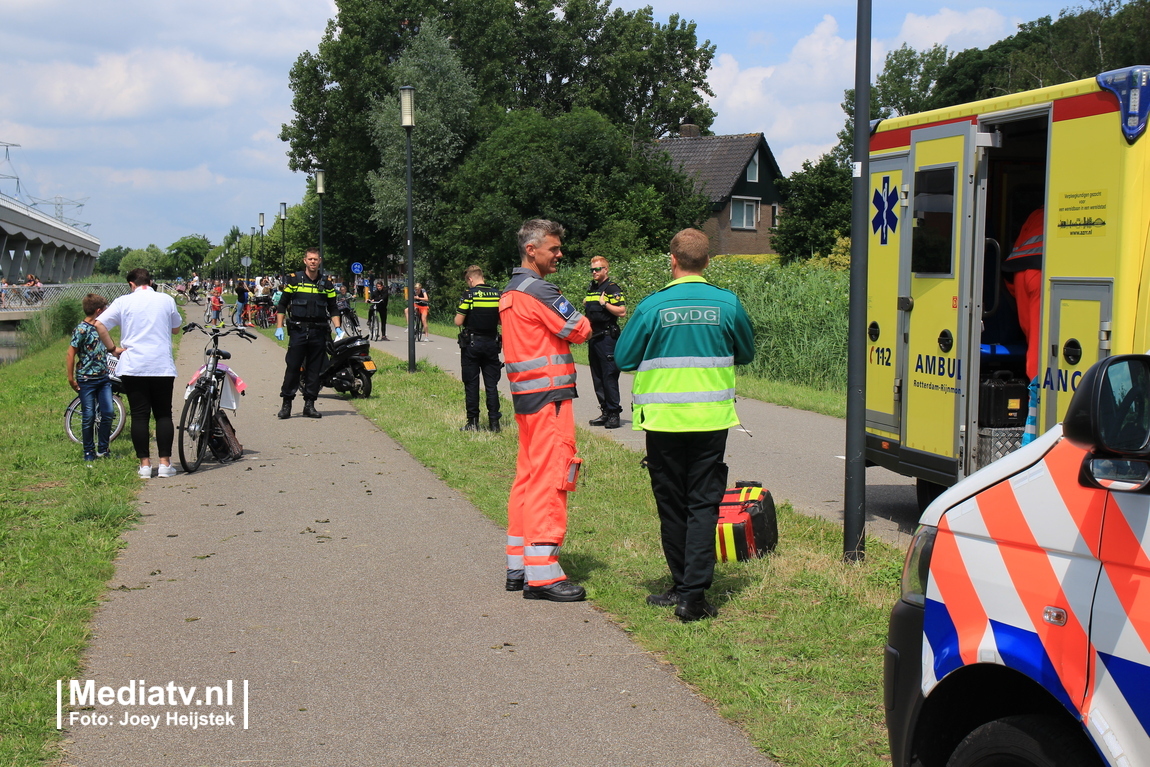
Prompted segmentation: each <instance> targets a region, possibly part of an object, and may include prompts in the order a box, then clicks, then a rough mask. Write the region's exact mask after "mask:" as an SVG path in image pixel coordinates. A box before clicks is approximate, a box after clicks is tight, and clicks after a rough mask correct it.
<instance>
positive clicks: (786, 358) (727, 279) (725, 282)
mask: <svg viewBox="0 0 1150 767" xmlns="http://www.w3.org/2000/svg"><path fill="white" fill-rule="evenodd" d="M703 276H704V277H706V278H707V279H708V280H709V281H710V282H711V283H713V284H715V285H717V286H719V287H721V288H726V289H727V290H730V291H732V292H734V293H735V295H737V296H738V297H739V300H740V301H742V303H743V306H744V307H745V308H746V310H747V314H749V315H750V317H751V323H752V325H753V326H754V329H755V347H756V348H755V361H754V362H753V363H751V364H750V365H748V366H747V367H746V369H745V370H743V371H741V372H742V373H743V374H745V375H752V376H757V377H761V378H766V379H769V380H772V381H787V382H790V383H796V384H802V385H804V386H811V387H814V388H817V389H824V390H831V391H843V392H845V391H846V358H847V322H848V311H847V310H848V307H849V275H848V273H847V272H844V271H838V270H834V269H827V268H821V267H813V266H807V265H803V264H793V265H788V266H780V265H778V264H760V263H756V262H754V261H751V260H747V259H740V258H721V257H720V258H717V259H714V260H713V261H712V262H711V266H710V267H708V268H707V271H706V272H705V273H704V275H703ZM611 278H612V279H613V280H614V281H615V282H617V283H619V285H620V287H622V288H623V292H624V295H625V296H626V297H627V304H628V305H629V306H631V307H635V306H637V305H638V304H639V302H640V301H642V300H643V299H644V298H646V297H647V296H648V295H650V294H651V293H654V292H655V291H657V290H660V289H661V288H662V287H663V286H665V285H666V284H667V283H668V282H670V281H671V269H670V264H669V259H668V257H667V256H666V255H665V254H655V253H651V254H645V255H641V256H636V257H635V258H634V259H631V260H629V261H625V262H618V263H612V264H611ZM552 279H553V280H554V282H555V283H556V284H557V285H559V288H560V290H562V291H563V295H565V296H567V298H568V299H569V300H571V301H573V302H575V303H576V304H577V305H578V304H581V303H582V300H583V297H584V295H586V291H587V288H588V286H589V285H590V282H591V275H590V272H589V271H587V269H586V268H585V265H581V266H578V267H574V266H571V267H563V268H561V269H560V270H559V272H558V274H556V275H555V276H554V277H553V278H552Z"/></svg>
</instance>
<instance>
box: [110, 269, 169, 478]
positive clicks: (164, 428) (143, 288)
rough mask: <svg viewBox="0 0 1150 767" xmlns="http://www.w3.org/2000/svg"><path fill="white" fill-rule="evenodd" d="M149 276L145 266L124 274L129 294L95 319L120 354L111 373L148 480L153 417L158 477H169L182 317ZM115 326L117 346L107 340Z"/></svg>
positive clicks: (141, 473) (112, 347) (141, 468)
mask: <svg viewBox="0 0 1150 767" xmlns="http://www.w3.org/2000/svg"><path fill="white" fill-rule="evenodd" d="M151 281H152V277H151V275H150V274H148V270H147V269H144V268H139V269H133V270H132V271H130V272H128V284H129V285H131V286H132V292H131V293H129V294H128V295H126V296H120V297H119V298H117V299H116V300H115V301H113V302H112V305H111V306H109V307H108V308H107V309H106V310H105V311H104V313H103V314H101V315H100V319H98V320H97V321H96V331H97V332H98V333H99V334H100V340H102V341H103V342H104V346H105V347H107V349H108V351H113V350H115V351H116V352H117V353H118V354H117V356H119V358H120V362H119V364H118V365H117V366H116V373H117V375H119V376H120V380H121V381H123V385H124V391H125V392H126V393H127V395H128V404H129V406H130V409H131V411H132V446H133V447H134V448H135V449H136V457H137V458H139V459H140V469H139V474H140V477H141V478H142V479H151V477H152V461H151V456H150V445H149V443H148V431H149V420H150V418H155V421H156V452H157V453H158V454H159V459H160V466H159V468H158V469H157V471H156V475H157V476H159V477H174V476H175V475H176V467H175V466H172V442H174V441H175V436H176V429H175V425H174V423H173V422H172V389H173V386H174V383H175V380H176V363H175V361H174V360H173V359H172V336H174V335H176V334H177V333H179V332H180V325H181V324H182V322H183V320H182V319H181V318H180V312H179V310H178V309H176V302H175V301H174V300H173V299H172V297H171V296H169V295H167V294H165V293H157V292H156V291H155V290H152V288H151ZM114 327H119V328H120V346H119V347H116V346H115V345H114V344H113V343H112V337H111V335H109V334H108V329H109V328H114Z"/></svg>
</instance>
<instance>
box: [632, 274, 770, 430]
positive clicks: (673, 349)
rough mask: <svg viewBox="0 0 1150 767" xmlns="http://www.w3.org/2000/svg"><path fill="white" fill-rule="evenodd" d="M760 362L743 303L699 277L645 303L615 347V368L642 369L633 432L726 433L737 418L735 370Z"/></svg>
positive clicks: (637, 376)
mask: <svg viewBox="0 0 1150 767" xmlns="http://www.w3.org/2000/svg"><path fill="white" fill-rule="evenodd" d="M754 358H755V337H754V332H753V330H752V329H751V320H750V318H749V317H748V316H747V312H746V310H745V309H743V305H742V304H741V303H739V299H738V297H736V296H735V294H734V293H732V292H731V291H729V290H723V289H722V288H717V287H715V286H714V285H712V284H710V283H709V282H707V281H706V280H705V279H703V278H702V277H699V276H695V275H689V276H687V277H680V278H679V279H677V280H675V281H673V282H671V283H669V284H668V285H667V286H666V287H665V288H663V289H662V290H660V291H659V292H658V293H652V294H651V295H649V296H647V297H646V298H645V299H643V301H642V302H641V303H640V304H639V306H638V308H637V309H636V310H635V314H634V315H633V316H632V317H631V319H630V320H629V321H628V322H627V325H626V327H624V328H623V334H622V335H621V336H620V337H619V341H618V342H617V343H616V345H615V364H616V365H618V366H619V369H620V370H635V371H637V372H636V374H635V380H634V382H633V383H632V386H631V395H632V403H633V404H632V410H633V412H634V418H633V422H634V428H635V429H637V430H646V431H670V432H690V431H719V430H720V429H729V428H731V427H732V426H736V425H738V423H739V418H738V416H737V415H735V365H746V364H748V363H749V362H751V360H753V359H754Z"/></svg>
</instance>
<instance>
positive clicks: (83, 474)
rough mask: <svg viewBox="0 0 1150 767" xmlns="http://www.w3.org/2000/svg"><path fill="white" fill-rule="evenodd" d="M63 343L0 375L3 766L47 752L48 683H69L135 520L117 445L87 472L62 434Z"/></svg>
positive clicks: (130, 479) (51, 695)
mask: <svg viewBox="0 0 1150 767" xmlns="http://www.w3.org/2000/svg"><path fill="white" fill-rule="evenodd" d="M67 343H68V342H67V341H66V340H64V341H56V342H54V343H51V344H49V345H47V346H45V347H44V348H43V350H42V351H39V352H37V353H34V354H30V355H29V356H27V357H25V358H24V359H22V360H19V361H17V362H13V363H10V364H7V365H4V366H2V367H0V413H2V414H3V415H2V416H0V466H3V467H4V470H3V471H2V472H0V764H3V765H12V766H13V767H24V766H26V765H27V766H31V765H37V764H41V763H43V762H44V761H46V760H48V759H50V758H52V757H53V756H54V755H55V743H56V738H57V733H56V731H55V729H54V728H55V724H56V722H55V715H54V712H55V710H56V680H57V679H70V678H75V677H76V676H77V672H78V670H79V668H80V659H81V654H82V653H83V650H84V647H85V645H86V643H87V640H88V631H89V629H88V624H89V621H90V619H91V617H92V612H93V610H94V609H95V607H96V605H97V604H98V603H99V601H100V598H101V596H102V594H103V593H104V590H105V588H106V587H107V581H108V579H109V578H111V577H112V575H113V571H114V567H113V559H114V558H115V556H116V552H117V551H118V550H119V548H120V546H121V545H122V541H121V538H120V535H121V533H123V532H124V530H125V529H127V527H128V526H130V525H131V524H132V522H133V520H135V518H136V503H135V494H136V491H137V489H138V486H139V480H138V479H137V478H136V475H135V472H134V471H133V470H132V467H133V466H134V465H135V460H134V458H133V457H132V452H131V447H130V445H129V444H128V440H127V437H126V436H124V437H121V439H119V440H117V441H116V442H115V443H114V444H113V448H112V449H113V451H114V453H115V455H116V457H115V458H112V459H110V460H104V461H97V462H95V464H93V465H92V468H88V467H87V466H85V464H84V461H83V460H82V458H83V451H82V450H81V448H80V446H79V445H75V444H73V443H71V442H69V441H68V439H67V437H66V436H64V431H63V413H64V408H65V407H66V406H67V405H68V403H69V402H70V401H71V400H72V398H73V396H75V395H74V394H73V392H72V390H71V389H69V388H68V383H67V381H66V380H65V378H64V353H65V351H66V349H67Z"/></svg>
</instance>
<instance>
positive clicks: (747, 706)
mask: <svg viewBox="0 0 1150 767" xmlns="http://www.w3.org/2000/svg"><path fill="white" fill-rule="evenodd" d="M376 362H377V364H378V365H379V370H378V371H377V373H376V375H375V381H374V387H375V391H377V392H380V393H381V396H377V397H373V398H370V399H367V400H352V402H353V403H354V404H355V406H356V407H357V408H359V409H360V411H361V412H362V413H364V414H365V415H367V416H368V417H369V418H371V419H372V420H373V421H374V422H375V423H376V424H377V425H379V426H380V428H382V429H383V430H384V431H386V432H387V433H388V434H390V435H391V436H392V437H393V438H394V439H396V440H397V441H398V442H399V443H400V444H401V445H403V447H404V449H406V450H407V451H408V452H410V453H411V454H412V455H413V456H415V457H416V459H417V460H419V461H420V462H421V463H423V464H424V465H426V466H428V467H429V468H431V469H432V471H434V472H435V473H436V474H437V475H438V476H439V477H440V478H441V479H443V480H444V481H445V482H446V483H447V484H449V485H451V486H452V487H453V488H455V489H456V490H458V491H460V492H461V493H464V494H465V495H466V496H467V497H468V498H469V500H470V501H471V502H472V503H473V504H475V505H476V506H477V507H478V508H479V509H481V510H482V511H483V513H484V514H486V515H487V516H488V517H490V518H491V519H493V520H494V521H496V522H498V523H501V524H503V523H505V522H506V504H507V495H508V491H509V489H510V485H511V480H512V478H513V474H514V466H515V451H516V430H515V426H514V422H513V421H511V423H510V425H509V428H508V429H506V430H505V431H504V432H503V433H502V434H498V435H496V434H491V433H487V432H480V433H478V434H476V433H471V432H460V431H459V425H460V421H461V418H462V413H463V387H462V386H461V385H460V383H459V382H458V381H457V380H455V379H454V378H452V377H450V376H448V375H446V374H444V373H442V372H440V371H438V370H437V369H435V368H434V367H430V366H427V365H425V364H424V363H420V365H419V370H418V372H417V373H415V374H410V373H408V372H407V365H406V362H405V361H402V360H399V359H396V358H394V357H390V356H386V355H383V354H378V355H376ZM383 392H386V396H382V393H383ZM394 402H404V403H405V405H404V407H403V408H400V409H397V408H394V407H391V406H390V404H391V403H394ZM506 410H507V412H511V408H510V406H507V408H506ZM505 420H509V421H510V420H511V419H505ZM579 451H580V455H581V456H582V457H583V460H584V464H583V465H584V473H583V478H582V480H581V486H580V489H579V491H578V492H576V493H574V494H572V495H571V496H570V522H569V536H568V540H567V543H566V544H565V545H564V556H563V559H564V568H565V569H566V570H567V571H568V573H569V574H570V575H571V577H572V578H573V579H575V580H576V581H579V582H581V583H583V584H584V585H586V586H587V589H588V593H589V595H590V597H591V598H592V599H593V600H594V602H595V605H596V606H597V607H599V608H601V609H603V610H605V611H606V612H607V613H609V614H610V616H611V617H612V619H613V620H615V621H617V622H618V623H619V624H620V625H621V626H622V627H623V628H624V630H626V631H627V632H629V633H630V634H631V635H632V636H633V637H634V638H635V639H636V640H637V641H638V642H639V643H640V644H641V645H643V646H644V647H646V648H647V649H650V650H652V651H654V652H657V653H660V654H661V655H662V656H663V657H664V658H666V660H668V661H670V662H672V663H674V664H675V666H676V667H677V668H678V669H679V672H680V674H681V676H682V678H683V679H684V680H686V681H687V682H688V683H690V684H691V685H693V686H694V687H696V688H697V689H698V690H699V691H700V692H701V693H703V694H704V695H706V696H707V697H709V698H710V699H711V700H713V701H714V702H715V703H716V704H717V705H718V707H719V709H720V710H721V712H722V713H723V715H724V716H726V717H728V718H730V719H732V720H734V721H736V722H738V723H739V724H740V725H741V726H743V727H744V728H745V729H746V731H747V732H748V733H749V734H750V736H751V738H752V740H753V741H754V743H755V744H756V745H757V746H758V747H759V748H760V749H762V750H763V751H765V752H767V753H769V754H770V755H771V756H772V757H774V758H776V759H778V760H779V761H780V762H781V763H782V764H783V765H786V767H807V766H809V767H835V766H836V765H851V766H852V767H855V766H856V765H881V764H884V763H886V761H888V758H887V757H885V755H886V753H887V745H886V732H885V729H884V726H883V712H882V689H881V685H882V647H883V643H884V640H885V635H886V621H887V614H888V611H889V609H890V606H891V605H892V604H893V603H894V600H895V599H896V598H897V595H898V575H899V572H900V571H901V567H902V555H901V552H899V551H898V550H896V549H894V548H893V547H891V546H888V545H886V544H884V543H882V542H880V541H878V540H875V539H870V540H869V541H868V544H867V552H868V559H867V562H866V563H864V564H861V565H846V564H843V563H842V562H841V561H840V557H841V551H842V532H841V529H840V528H839V527H838V526H835V525H831V524H828V523H826V522H823V521H821V520H816V519H811V518H808V517H804V516H801V515H798V514H796V513H795V512H794V511H793V510H791V509H790V508H789V507H788V506H783V507H781V508H780V510H779V527H780V541H781V543H780V546H779V550H778V551H777V552H776V553H774V554H773V555H771V556H769V557H767V558H764V559H761V560H756V561H753V562H745V563H730V564H721V565H719V568H718V570H717V579H716V582H715V586H714V588H713V590H712V592H711V594H712V597H714V598H715V601H716V604H717V605H718V606H719V608H720V611H721V614H720V616H719V618H718V619H717V620H714V621H707V622H702V623H698V624H690V625H683V624H680V623H679V622H678V621H676V620H675V619H674V618H673V617H671V614H670V612H669V611H666V610H659V609H655V608H650V607H648V606H647V605H646V604H645V603H644V597H645V596H646V595H647V594H648V593H651V592H654V591H661V590H663V589H664V588H665V587H666V586H667V580H668V578H667V573H666V565H665V563H664V561H663V557H662V553H661V550H660V548H659V543H658V523H657V518H656V513H655V508H654V502H653V499H652V497H651V493H650V489H649V483H648V477H647V474H646V472H645V471H644V470H643V469H641V468H640V467H639V460H638V456H637V455H636V454H635V453H633V452H632V451H630V450H628V449H627V448H625V447H622V446H620V445H618V444H616V443H615V442H613V441H611V440H610V439H607V438H604V437H599V436H597V435H593V434H591V433H590V432H586V431H583V430H582V429H580V433H579ZM748 479H753V478H748Z"/></svg>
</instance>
